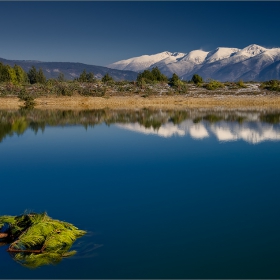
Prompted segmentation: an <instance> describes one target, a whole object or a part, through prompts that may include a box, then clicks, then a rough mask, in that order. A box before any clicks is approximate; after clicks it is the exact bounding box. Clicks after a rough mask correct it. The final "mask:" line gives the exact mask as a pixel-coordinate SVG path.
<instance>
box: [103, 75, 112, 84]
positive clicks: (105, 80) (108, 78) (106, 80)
mask: <svg viewBox="0 0 280 280" xmlns="http://www.w3.org/2000/svg"><path fill="white" fill-rule="evenodd" d="M101 81H102V82H103V83H107V82H111V81H113V78H112V77H111V76H110V75H109V74H108V73H106V74H105V75H104V76H103V77H102V79H101Z"/></svg>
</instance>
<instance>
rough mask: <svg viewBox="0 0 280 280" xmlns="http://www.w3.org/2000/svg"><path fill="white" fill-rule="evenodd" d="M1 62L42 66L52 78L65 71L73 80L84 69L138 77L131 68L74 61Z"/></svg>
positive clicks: (116, 77)
mask: <svg viewBox="0 0 280 280" xmlns="http://www.w3.org/2000/svg"><path fill="white" fill-rule="evenodd" d="M0 62H2V63H3V64H5V65H6V64H8V65H10V66H14V65H15V64H17V65H19V66H20V67H22V68H23V70H24V71H26V72H28V71H29V70H30V68H31V67H32V66H33V65H34V66H35V67H36V69H39V68H42V70H43V72H44V74H45V76H46V77H47V78H48V79H50V78H57V77H58V75H59V73H63V74H64V77H65V79H67V80H73V79H75V78H77V77H79V76H80V74H81V73H82V71H83V70H86V71H87V72H93V73H94V76H95V77H96V78H99V79H100V78H102V77H103V76H104V75H105V74H106V73H108V74H109V75H110V76H111V77H113V78H114V80H117V81H118V80H129V81H134V80H136V78H137V73H135V72H132V71H130V70H117V69H111V68H107V67H103V66H96V65H88V64H83V63H74V62H73V63H72V62H42V61H37V60H8V59H4V58H0Z"/></svg>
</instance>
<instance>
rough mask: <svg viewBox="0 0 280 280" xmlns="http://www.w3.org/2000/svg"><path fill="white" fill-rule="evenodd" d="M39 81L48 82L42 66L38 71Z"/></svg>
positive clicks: (41, 82)
mask: <svg viewBox="0 0 280 280" xmlns="http://www.w3.org/2000/svg"><path fill="white" fill-rule="evenodd" d="M36 80H37V83H40V84H45V83H46V82H47V79H46V77H45V75H44V73H43V70H42V68H40V69H39V71H38V73H37V78H36Z"/></svg>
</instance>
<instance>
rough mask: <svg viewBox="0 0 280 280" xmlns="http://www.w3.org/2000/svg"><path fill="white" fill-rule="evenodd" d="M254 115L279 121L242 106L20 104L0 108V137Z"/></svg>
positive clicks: (277, 114)
mask: <svg viewBox="0 0 280 280" xmlns="http://www.w3.org/2000/svg"><path fill="white" fill-rule="evenodd" d="M250 118H253V119H254V121H260V122H267V123H270V124H278V123H280V111H276V110H275V111H243V110H239V111H238V110H232V111H229V110H213V109H212V110H207V109H185V110H158V109H147V108H145V109H138V110H111V109H100V110H85V111H71V110H65V111H62V110H57V111H56V110H38V109H27V108H22V109H21V110H18V111H7V110H6V111H0V141H2V140H3V139H4V138H5V137H6V136H12V135H13V134H17V135H21V134H23V133H24V132H25V131H26V130H27V129H28V128H29V129H31V130H32V131H34V132H35V133H37V132H38V131H39V130H41V131H44V130H45V127H46V126H67V125H83V126H84V127H85V128H87V127H93V126H95V125H97V124H101V123H105V124H107V125H110V124H117V123H119V124H127V123H139V124H140V125H141V126H144V127H145V128H153V129H154V130H158V129H159V128H160V127H161V126H162V125H163V124H166V123H168V122H171V123H173V124H175V125H177V124H180V123H182V122H183V121H185V120H187V119H191V120H192V121H193V123H199V122H201V121H207V122H209V123H216V122H219V121H226V122H238V123H243V122H244V121H247V120H248V121H249V120H250Z"/></svg>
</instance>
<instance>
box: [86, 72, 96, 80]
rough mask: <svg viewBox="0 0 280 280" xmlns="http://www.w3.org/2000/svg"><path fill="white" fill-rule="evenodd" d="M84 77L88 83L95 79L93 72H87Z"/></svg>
mask: <svg viewBox="0 0 280 280" xmlns="http://www.w3.org/2000/svg"><path fill="white" fill-rule="evenodd" d="M86 79H87V82H89V83H92V82H94V81H95V79H94V74H93V73H92V72H90V73H87V75H86Z"/></svg>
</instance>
